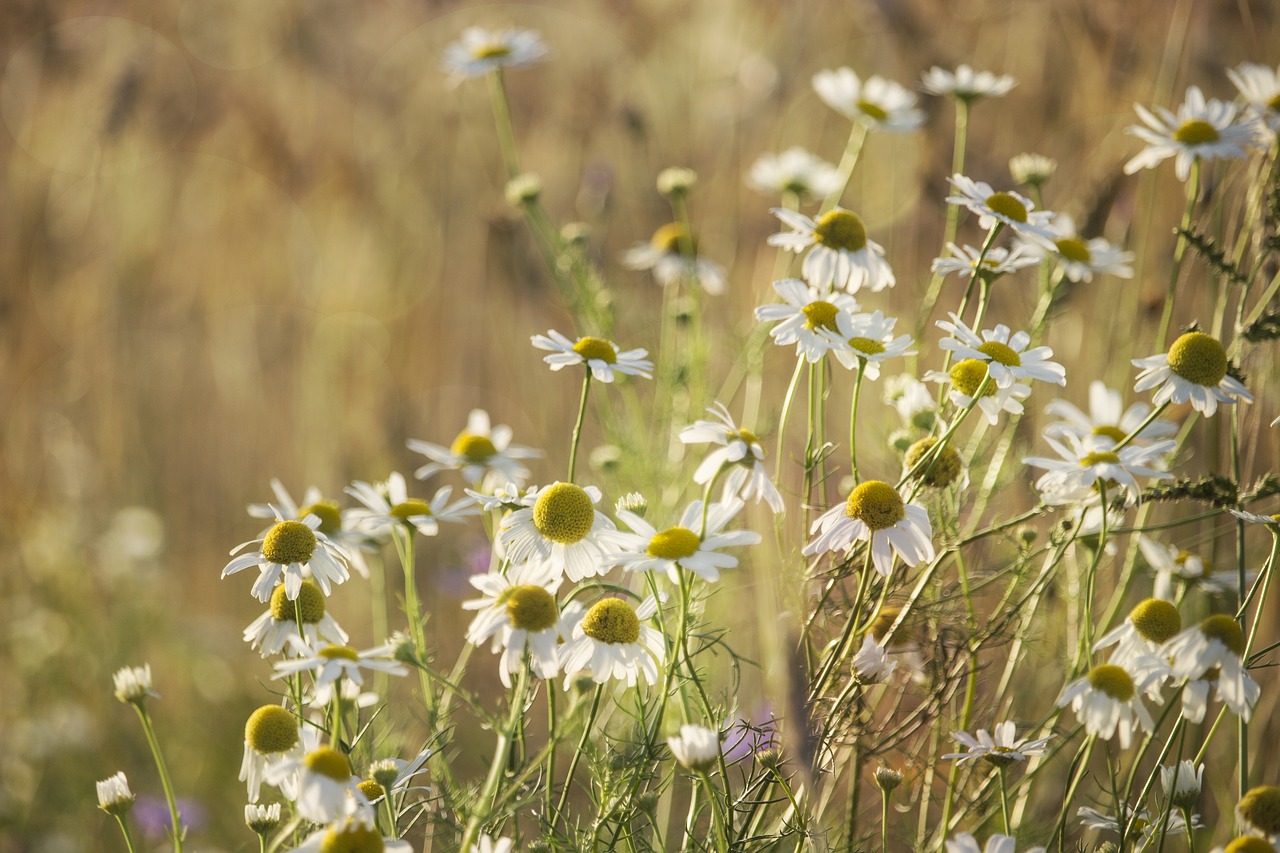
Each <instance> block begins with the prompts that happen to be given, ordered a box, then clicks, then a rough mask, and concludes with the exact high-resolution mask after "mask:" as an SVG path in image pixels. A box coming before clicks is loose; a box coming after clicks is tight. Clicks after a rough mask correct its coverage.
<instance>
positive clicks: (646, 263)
mask: <svg viewBox="0 0 1280 853" xmlns="http://www.w3.org/2000/svg"><path fill="white" fill-rule="evenodd" d="M686 244H687V245H686ZM690 251H691V252H692V255H689V254H686V253H687V252H690ZM622 265H623V266H625V267H626V268H627V269H632V270H653V277H654V279H656V280H657V282H658V284H660V285H662V286H663V287H669V286H671V285H672V284H678V283H680V282H682V281H690V282H697V283H698V284H699V285H700V286H701V287H702V289H703V290H705V291H706V292H707V293H709V294H711V295H712V296H716V295H718V294H721V293H723V292H724V283H725V273H724V267H722V266H720V265H719V264H717V263H714V262H713V261H709V260H707V259H706V258H702V257H699V256H698V253H697V243H696V242H695V241H694V239H693V236H692V235H690V234H689V233H688V229H686V228H685V227H684V226H683V225H680V224H678V223H675V222H672V223H669V224H667V225H663V226H662V227H661V228H659V229H658V230H657V231H655V232H653V237H652V238H650V240H649V242H647V243H638V244H637V245H635V246H632V247H631V248H630V249H628V250H627V251H626V252H624V253H623V255H622Z"/></svg>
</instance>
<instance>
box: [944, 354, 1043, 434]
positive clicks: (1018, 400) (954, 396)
mask: <svg viewBox="0 0 1280 853" xmlns="http://www.w3.org/2000/svg"><path fill="white" fill-rule="evenodd" d="M990 364H991V363H990V362H986V361H979V360H978V359H976V358H966V359H962V360H960V361H957V362H956V363H955V364H953V365H951V368H950V369H949V370H948V371H947V372H946V373H943V372H941V371H938V370H930V371H929V372H928V373H926V374H925V375H924V378H925V380H926V381H928V382H939V383H942V384H945V385H950V386H951V390H950V392H949V394H948V398H949V399H950V400H951V403H952V405H954V406H957V407H959V408H962V409H967V408H969V407H970V406H973V405H976V406H977V407H978V408H979V409H981V410H982V413H983V415H984V416H985V417H986V419H987V422H988V423H992V424H994V423H996V421H998V420H999V418H1000V413H1001V412H1010V413H1011V414H1015V415H1020V414H1022V411H1023V409H1022V401H1023V400H1025V399H1027V397H1029V396H1031V386H1030V385H1018V384H1014V385H1010V386H1009V387H1008V388H999V387H997V386H996V383H995V380H994V379H992V380H991V381H986V380H987V371H988V370H989V369H990ZM984 383H985V385H984ZM979 391H981V394H980V395H979ZM975 395H977V396H975Z"/></svg>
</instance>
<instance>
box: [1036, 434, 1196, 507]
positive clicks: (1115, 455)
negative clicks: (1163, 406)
mask: <svg viewBox="0 0 1280 853" xmlns="http://www.w3.org/2000/svg"><path fill="white" fill-rule="evenodd" d="M1045 441H1046V442H1047V443H1048V444H1049V446H1050V447H1052V448H1053V450H1054V452H1056V453H1057V454H1058V456H1060V457H1061V458H1060V459H1051V458H1048V457H1044V456H1028V457H1027V458H1026V459H1023V460H1022V461H1023V462H1024V463H1025V464H1027V465H1032V466H1034V467H1036V468H1044V469H1046V470H1047V473H1045V474H1044V475H1042V476H1041V477H1040V479H1038V480H1036V488H1037V489H1039V490H1040V492H1041V494H1042V495H1043V496H1044V499H1045V501H1046V502H1048V503H1053V504H1064V503H1075V502H1077V501H1087V500H1089V499H1090V498H1092V497H1093V496H1094V495H1095V493H1096V492H1097V490H1098V489H1099V487H1100V486H1105V487H1106V488H1107V489H1108V490H1109V494H1110V495H1111V496H1112V497H1114V496H1115V495H1116V494H1117V493H1120V492H1123V493H1124V494H1125V496H1126V502H1127V503H1131V504H1132V503H1138V502H1140V501H1141V500H1142V487H1141V486H1140V485H1139V484H1138V480H1137V478H1138V477H1147V478H1150V479H1153V480H1161V479H1168V478H1170V477H1172V476H1173V475H1172V474H1169V473H1168V472H1167V471H1163V470H1160V468H1158V467H1153V466H1155V465H1159V464H1160V463H1159V459H1160V457H1162V456H1164V455H1165V454H1166V453H1169V452H1171V451H1172V450H1173V449H1174V447H1175V442H1174V441H1172V440H1166V441H1158V442H1155V443H1154V444H1151V445H1148V446H1147V447H1133V446H1128V447H1122V448H1120V449H1119V450H1115V449H1114V447H1115V445H1114V444H1113V443H1112V442H1111V441H1110V439H1107V438H1102V439H1096V438H1093V437H1092V436H1090V437H1089V438H1086V439H1079V438H1076V437H1075V436H1074V435H1067V436H1066V444H1065V445H1064V444H1063V443H1061V442H1058V441H1056V440H1054V439H1052V438H1049V437H1047V436H1046V437H1045Z"/></svg>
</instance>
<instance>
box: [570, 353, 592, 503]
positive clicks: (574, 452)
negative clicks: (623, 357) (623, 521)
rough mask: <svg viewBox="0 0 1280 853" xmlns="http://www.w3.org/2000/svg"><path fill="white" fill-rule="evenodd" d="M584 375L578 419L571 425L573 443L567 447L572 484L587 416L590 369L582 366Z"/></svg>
mask: <svg viewBox="0 0 1280 853" xmlns="http://www.w3.org/2000/svg"><path fill="white" fill-rule="evenodd" d="M583 367H584V369H585V370H586V374H585V375H584V376H583V377H582V398H581V399H580V400H579V401H578V419H577V420H576V421H575V422H574V424H573V441H572V443H571V444H570V445H569V479H568V480H566V482H569V483H572V482H573V473H574V471H575V469H576V468H577V463H578V442H579V441H581V440H582V421H583V420H584V419H585V418H586V415H587V393H588V392H589V391H590V390H591V368H590V367H587V366H586V365H583Z"/></svg>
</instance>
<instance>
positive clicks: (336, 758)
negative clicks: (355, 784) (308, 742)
mask: <svg viewBox="0 0 1280 853" xmlns="http://www.w3.org/2000/svg"><path fill="white" fill-rule="evenodd" d="M302 763H303V764H305V765H306V766H307V769H308V770H310V771H311V772H312V773H319V774H320V775H321V776H327V777H328V778H330V779H334V780H336V781H338V782H345V781H347V780H348V779H350V778H351V762H350V761H348V760H347V757H346V756H345V755H343V754H342V753H341V752H339V751H338V750H336V749H334V748H333V747H331V746H322V747H320V748H319V749H316V750H312V751H311V752H308V753H307V757H306V758H304V759H303V760H302Z"/></svg>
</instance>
